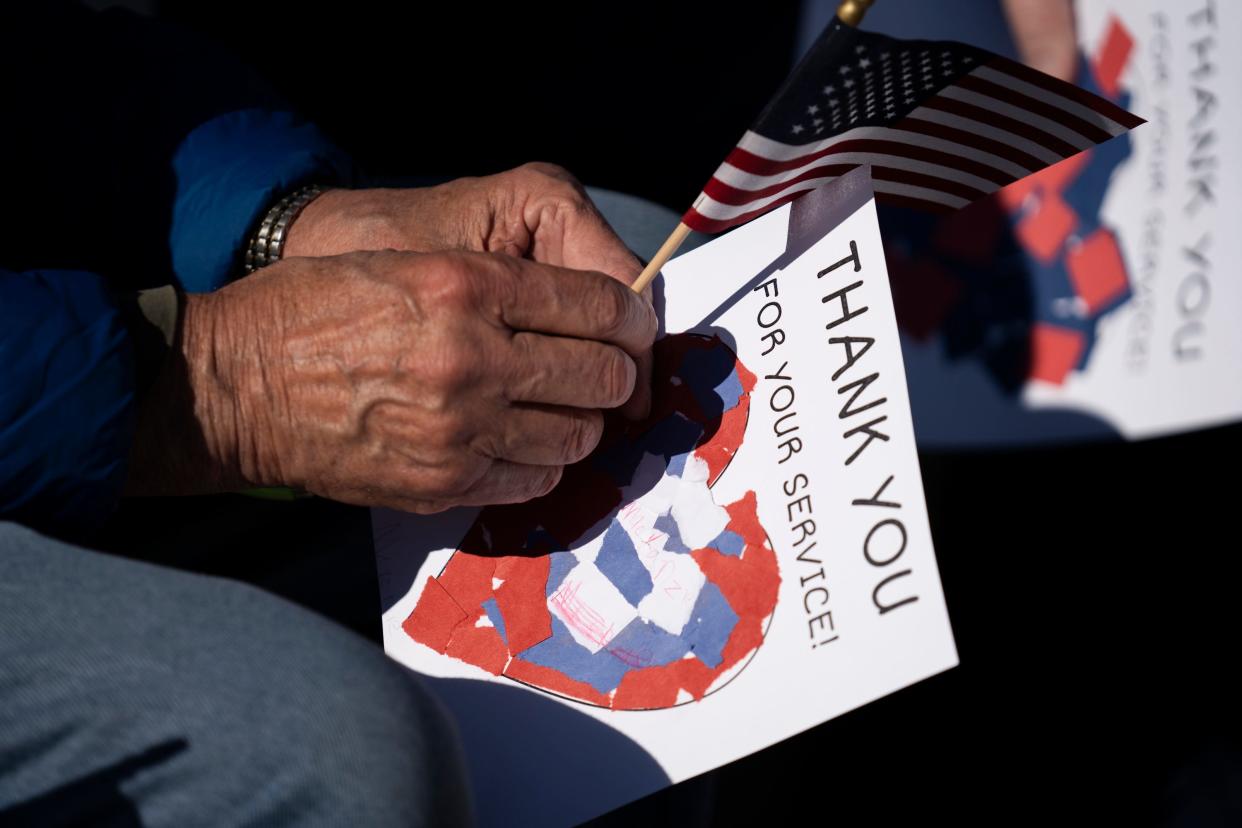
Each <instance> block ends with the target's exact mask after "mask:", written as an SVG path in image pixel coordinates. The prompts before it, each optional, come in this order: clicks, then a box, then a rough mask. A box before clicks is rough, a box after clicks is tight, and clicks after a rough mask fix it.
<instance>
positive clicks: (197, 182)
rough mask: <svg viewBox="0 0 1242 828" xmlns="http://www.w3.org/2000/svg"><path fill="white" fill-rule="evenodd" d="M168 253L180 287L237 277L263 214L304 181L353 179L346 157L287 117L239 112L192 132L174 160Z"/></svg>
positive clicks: (205, 287)
mask: <svg viewBox="0 0 1242 828" xmlns="http://www.w3.org/2000/svg"><path fill="white" fill-rule="evenodd" d="M172 167H173V173H174V176H175V178H176V182H177V184H176V193H175V198H174V202H173V210H172V222H171V228H170V231H169V239H168V241H169V249H170V252H171V255H172V268H173V273H174V274H175V276H176V280H177V282H178V283H179V285H180V286H181V287H182V288H184V289H185V290H187V291H190V292H194V293H198V292H205V291H210V290H215V289H216V288H218V287H220V286H222V285H224V284H225V283H226V282H227V281H228V280H229V279H230V278H233V277H235V276H236V275H237V273H238V264H239V256H240V254H241V253H242V251H243V250H244V248H245V246H246V243H247V242H248V240H249V236H250V234H251V233H252V232H253V231H254V229H255V228H256V226H257V225H258V223H259V220H260V219H261V218H262V216H263V214H264V213H265V212H266V211H267V209H268V208H270V207H271V206H272V204H273V203H275V202H276V200H277V199H279V198H280V197H281V196H282V195H285V194H287V193H289V192H291V191H293V190H294V189H296V188H297V187H298V186H300V185H302V184H307V183H318V184H334V183H338V182H347V181H348V180H349V179H350V178H351V166H350V162H349V159H348V158H347V157H346V156H345V155H344V154H343V153H342V152H341V151H340V150H338V149H337V148H336V147H334V146H333V145H332V143H331V142H330V141H328V139H327V138H325V137H324V136H323V135H322V134H321V133H320V131H319V130H318V129H317V128H316V127H315V126H314V125H313V124H310V123H307V122H306V121H303V120H301V119H300V118H299V117H298V116H296V115H294V114H293V113H291V112H286V111H271V110H267V109H257V108H256V109H244V110H240V111H235V112H229V113H226V114H224V115H220V116H218V117H215V118H212V119H211V120H209V121H207V122H206V123H204V124H202V125H201V126H198V127H196V128H195V129H194V130H193V131H192V132H190V134H189V135H187V136H186V137H185V139H184V140H183V141H182V142H181V143H180V145H179V146H178V147H177V149H176V152H175V153H174V155H173V158H172Z"/></svg>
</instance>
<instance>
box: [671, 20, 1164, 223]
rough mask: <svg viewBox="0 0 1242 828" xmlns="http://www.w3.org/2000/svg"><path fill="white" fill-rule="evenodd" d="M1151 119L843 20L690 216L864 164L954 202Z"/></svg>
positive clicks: (886, 190) (902, 193) (737, 208)
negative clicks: (862, 28)
mask: <svg viewBox="0 0 1242 828" xmlns="http://www.w3.org/2000/svg"><path fill="white" fill-rule="evenodd" d="M1141 123H1143V119H1142V118H1139V117H1137V116H1135V115H1132V114H1131V113H1129V112H1127V111H1125V110H1124V109H1122V108H1120V107H1118V106H1116V105H1115V104H1113V103H1111V102H1110V101H1106V100H1104V99H1103V98H1100V97H1098V96H1096V95H1093V94H1091V93H1090V92H1086V91H1084V90H1082V89H1079V88H1078V87H1076V86H1074V85H1073V84H1069V83H1065V82H1063V81H1060V80H1057V79H1056V78H1053V77H1050V76H1048V75H1045V74H1043V73H1042V72H1038V71H1036V70H1034V69H1030V68H1028V67H1026V66H1023V65H1021V64H1019V63H1016V62H1014V61H1012V60H1009V59H1008V58H1003V57H1000V56H999V55H994V54H992V53H991V52H987V51H984V50H982V49H977V48H974V47H972V46H966V45H964V44H961V43H951V42H942V41H926V40H896V39H894V38H891V37H885V36H883V35H877V34H872V33H868V32H861V31H859V30H857V29H855V28H854V27H852V26H847V25H845V24H844V23H842V22H841V21H840V20H833V22H832V23H830V24H829V26H828V28H827V29H825V30H824V33H823V34H822V35H820V37H819V39H818V40H817V41H816V43H815V45H814V46H813V47H811V51H810V52H809V53H808V54H807V55H806V57H805V58H803V59H802V62H801V63H799V64H798V66H797V68H796V69H794V71H793V74H792V75H790V76H789V78H788V79H787V80H786V81H785V83H784V85H783V86H782V87H781V89H780V91H779V92H777V94H776V97H775V98H774V99H773V100H772V101H771V102H770V103H769V104H768V106H767V108H766V109H765V110H764V111H763V114H761V115H760V116H759V120H757V121H756V122H755V123H754V125H753V126H752V127H751V128H750V129H749V130H748V131H747V132H746V134H745V135H743V136H742V140H741V141H739V142H738V145H737V147H736V148H735V149H734V150H733V151H732V152H731V153H729V156H728V158H726V159H725V161H724V163H723V164H721V165H720V168H719V169H718V170H716V173H715V175H713V176H712V178H711V181H709V182H708V183H707V186H706V187H705V188H704V190H703V193H702V194H701V195H700V196H699V197H698V199H697V200H696V201H695V202H694V206H693V207H691V208H690V210H689V212H687V213H686V215H685V216H684V217H683V218H682V222H683V223H685V224H687V225H689V226H690V227H691V228H692V229H694V230H698V231H701V232H704V233H718V232H720V231H722V230H725V229H727V228H729V227H733V226H735V225H738V224H742V223H744V222H747V221H749V220H751V219H753V218H756V217H757V216H760V215H762V214H763V213H765V212H767V211H768V210H771V209H773V208H774V207H777V206H779V205H781V204H784V203H785V202H787V201H791V200H793V199H794V198H796V197H797V196H798V195H800V194H801V193H803V192H805V191H807V190H810V189H813V188H815V187H817V186H819V185H820V184H822V183H823V182H824V181H825V180H826V179H830V178H835V177H837V176H840V175H844V174H845V173H847V172H849V171H850V170H852V169H854V168H855V167H857V166H859V165H862V164H870V165H871V175H872V179H873V184H874V187H875V192H876V199H877V200H878V201H881V202H887V203H890V204H898V205H903V206H908V207H916V208H919V209H924V210H932V211H936V212H946V211H949V210H955V209H957V208H959V207H964V206H965V205H967V204H969V203H970V202H972V201H974V200H975V199H978V198H981V197H982V196H985V195H987V194H989V193H992V192H994V191H996V190H998V189H1000V188H1001V187H1004V186H1005V185H1006V184H1010V183H1012V182H1014V181H1017V180H1018V179H1020V178H1023V177H1025V176H1027V175H1030V174H1031V173H1033V172H1037V171H1038V170H1041V169H1043V168H1044V167H1047V166H1049V165H1051V164H1055V163H1056V162H1058V161H1060V160H1062V159H1064V158H1068V157H1069V156H1071V155H1074V154H1075V153H1078V152H1081V151H1082V150H1085V149H1088V148H1089V147H1092V146H1095V145H1096V144H1098V143H1101V142H1103V141H1107V140H1108V139H1109V138H1112V137H1113V136H1115V135H1119V134H1121V133H1122V132H1125V131H1126V130H1128V129H1132V128H1134V127H1136V126H1138V125H1139V124H1141Z"/></svg>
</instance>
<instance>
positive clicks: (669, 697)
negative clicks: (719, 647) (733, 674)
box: [612, 658, 721, 710]
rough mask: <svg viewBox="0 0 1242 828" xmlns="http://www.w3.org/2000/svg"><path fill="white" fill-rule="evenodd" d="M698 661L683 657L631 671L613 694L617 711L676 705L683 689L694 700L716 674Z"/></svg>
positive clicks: (704, 691) (701, 694) (655, 708)
mask: <svg viewBox="0 0 1242 828" xmlns="http://www.w3.org/2000/svg"><path fill="white" fill-rule="evenodd" d="M720 672H721V671H720V670H712V669H711V668H709V667H708V666H707V665H706V664H704V663H703V662H701V661H699V660H698V659H697V658H683V659H681V660H680V661H674V662H673V663H672V664H664V665H660V666H658V667H644V668H642V669H641V670H631V671H630V672H628V673H626V674H625V676H624V677H623V678H622V679H621V684H620V685H618V686H617V689H616V692H614V693H613V697H612V706H613V708H614V709H616V710H658V709H661V708H665V707H672V706H673V705H675V704H676V703H677V693H678V691H680V690H685V691H686V692H687V693H689V694H690V696H691V697H693V698H694V699H695V700H696V701H697V700H698V699H701V698H703V696H705V695H706V694H707V688H708V687H710V686H711V683H712V681H714V680H715V678H716V676H717V675H719V673H720Z"/></svg>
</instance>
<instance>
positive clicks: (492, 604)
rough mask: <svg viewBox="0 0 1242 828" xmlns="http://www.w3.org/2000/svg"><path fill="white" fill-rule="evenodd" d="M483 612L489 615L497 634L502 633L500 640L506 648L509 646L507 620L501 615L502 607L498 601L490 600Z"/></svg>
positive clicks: (484, 605) (485, 602) (485, 604)
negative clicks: (506, 629) (506, 628)
mask: <svg viewBox="0 0 1242 828" xmlns="http://www.w3.org/2000/svg"><path fill="white" fill-rule="evenodd" d="M483 611H484V612H485V613H487V618H488V620H489V621H491V622H492V626H493V627H495V628H496V632H498V633H500V638H501V640H503V641H504V642H505V646H506V647H507V646H509V634H508V633H506V632H505V619H504V616H502V615H501V614H500V605H499V604H497V603H496V599H495V598H488V599H487V600H486V601H484V602H483Z"/></svg>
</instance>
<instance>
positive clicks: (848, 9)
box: [630, 0, 875, 293]
mask: <svg viewBox="0 0 1242 828" xmlns="http://www.w3.org/2000/svg"><path fill="white" fill-rule="evenodd" d="M874 2H875V0H841V5H839V6H837V17H838V18H840V20H841V22H842V23H844V24H846V25H847V26H857V25H858V24H859V23H861V22H862V19H863V15H865V14H866V13H867V9H869V8H870V7H871V4H872V3H874ZM688 235H690V228H689V227H687V226H686V223H685V222H681V223H679V224H678V225H677V229H676V230H674V231H673V232H672V233H671V234H669V237H668V238H667V239H665V240H664V244H662V245H660V249H659V250H658V251H656V254H655V255H654V256H652V257H651V261H649V262H647V266H646V267H644V268H643V272H642V273H640V274H639V275H638V279H637V280H636V281H635V282H634V284H632V285H630V288H631V289H632V290H633V291H634V292H635V293H642V292H643V290H645V289H646V287H647V285H649V284H651V280H652V279H654V278H655V277H656V274H658V273H659V272H660V268H662V267H664V265H665V264H666V263H667V262H668V260H669V259H671V258H672V257H673V254H674V253H676V252H677V248H679V247H681V243H682V242H684V241H685V240H686V236H688Z"/></svg>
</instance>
